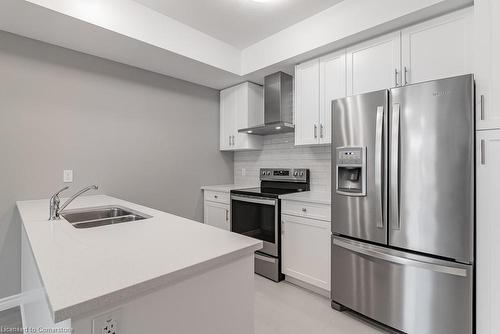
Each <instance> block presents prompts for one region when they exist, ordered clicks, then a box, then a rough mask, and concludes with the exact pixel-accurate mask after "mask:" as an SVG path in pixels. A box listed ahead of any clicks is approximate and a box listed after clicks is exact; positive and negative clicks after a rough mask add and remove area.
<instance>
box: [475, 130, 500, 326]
mask: <svg viewBox="0 0 500 334" xmlns="http://www.w3.org/2000/svg"><path fill="white" fill-rule="evenodd" d="M476 145H477V148H476V152H478V154H477V164H476V165H477V169H476V182H477V184H476V201H477V203H476V208H477V216H476V228H477V231H476V235H477V237H476V239H477V241H476V242H477V244H476V246H477V254H476V275H477V277H476V286H477V291H476V293H477V297H476V298H477V302H476V316H477V325H476V326H477V333H484V334H493V333H500V318H499V317H498V316H497V315H498V314H500V285H499V284H498V282H500V243H499V242H498V236H499V235H500V224H499V218H498V217H499V216H500V199H499V198H500V197H499V196H498V195H499V189H500V130H493V131H478V132H477V137H476Z"/></svg>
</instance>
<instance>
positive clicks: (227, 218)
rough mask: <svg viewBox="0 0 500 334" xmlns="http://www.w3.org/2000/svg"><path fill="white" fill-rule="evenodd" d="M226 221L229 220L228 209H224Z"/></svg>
mask: <svg viewBox="0 0 500 334" xmlns="http://www.w3.org/2000/svg"><path fill="white" fill-rule="evenodd" d="M226 221H229V210H228V209H226Z"/></svg>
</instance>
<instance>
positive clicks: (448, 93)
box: [332, 75, 474, 334]
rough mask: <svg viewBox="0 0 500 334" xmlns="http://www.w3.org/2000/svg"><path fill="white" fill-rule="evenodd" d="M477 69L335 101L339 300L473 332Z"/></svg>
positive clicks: (392, 322) (426, 327)
mask: <svg viewBox="0 0 500 334" xmlns="http://www.w3.org/2000/svg"><path fill="white" fill-rule="evenodd" d="M473 99H474V81H473V76H472V75H466V76H460V77H455V78H448V79H442V80H437V81H432V82H426V83H420V84H414V85H410V86H405V87H399V88H394V89H391V90H383V91H378V92H373V93H368V94H363V95H359V96H352V97H347V98H344V99H340V100H336V101H333V103H332V113H333V114H332V123H333V126H332V129H333V133H332V142H333V145H332V157H333V163H334V164H335V165H334V166H335V168H332V173H333V175H332V182H333V184H332V189H333V190H332V232H333V237H332V305H333V306H336V307H337V308H342V307H347V308H349V309H352V310H354V311H357V312H359V313H361V314H363V315H365V316H367V317H370V318H372V319H374V320H376V321H379V322H381V323H383V324H385V325H388V326H390V327H393V328H395V329H397V330H399V331H403V332H406V333H418V334H420V333H424V334H425V333H429V334H431V333H445V334H446V333H472V328H473V272H474V270H473V260H474V165H473V162H474V145H473V144H474V139H473V138H474V137H473V133H474V132H473V131H474V128H473V126H474V123H473V119H474V108H473V103H474V101H473Z"/></svg>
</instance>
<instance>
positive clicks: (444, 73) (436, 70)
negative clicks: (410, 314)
mask: <svg viewBox="0 0 500 334" xmlns="http://www.w3.org/2000/svg"><path fill="white" fill-rule="evenodd" d="M472 19H473V15H472V9H470V8H467V9H465V10H461V11H458V12H455V13H452V14H450V15H446V16H442V17H439V18H437V19H434V20H431V21H426V22H424V23H422V24H418V25H415V26H412V27H410V28H407V29H404V30H403V31H402V61H403V62H402V63H403V67H402V84H403V85H406V84H411V83H416V82H423V81H429V80H435V79H441V78H447V77H452V76H457V75H462V74H469V73H472V72H473V66H472V59H473V50H472V37H473V29H472V27H473V26H472Z"/></svg>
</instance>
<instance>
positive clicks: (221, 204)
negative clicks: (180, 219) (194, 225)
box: [203, 191, 231, 231]
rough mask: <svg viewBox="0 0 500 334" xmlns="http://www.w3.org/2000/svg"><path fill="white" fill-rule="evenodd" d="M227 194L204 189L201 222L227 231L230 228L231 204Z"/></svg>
mask: <svg viewBox="0 0 500 334" xmlns="http://www.w3.org/2000/svg"><path fill="white" fill-rule="evenodd" d="M228 195H229V194H226V193H219V192H213V191H205V195H204V197H205V198H204V203H203V222H204V223H205V224H207V225H211V226H215V227H218V228H221V229H224V230H227V231H230V230H231V206H230V204H229V196H228Z"/></svg>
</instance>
